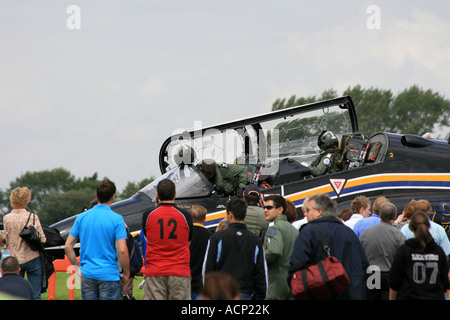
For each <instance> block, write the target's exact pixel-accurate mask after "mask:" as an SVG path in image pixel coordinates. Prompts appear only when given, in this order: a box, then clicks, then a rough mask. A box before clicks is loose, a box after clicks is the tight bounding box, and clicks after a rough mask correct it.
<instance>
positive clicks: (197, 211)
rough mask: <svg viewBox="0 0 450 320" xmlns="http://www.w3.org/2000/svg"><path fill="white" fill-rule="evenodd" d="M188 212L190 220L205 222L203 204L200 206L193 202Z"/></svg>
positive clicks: (205, 212)
mask: <svg viewBox="0 0 450 320" xmlns="http://www.w3.org/2000/svg"><path fill="white" fill-rule="evenodd" d="M189 212H190V213H191V215H192V221H193V222H196V223H201V224H203V223H205V220H206V214H207V211H206V208H205V207H203V206H200V205H198V204H194V205H193V206H192V207H191V209H190V210H189Z"/></svg>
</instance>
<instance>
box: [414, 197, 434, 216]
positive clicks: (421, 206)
mask: <svg viewBox="0 0 450 320" xmlns="http://www.w3.org/2000/svg"><path fill="white" fill-rule="evenodd" d="M417 207H418V210H420V211H423V212H425V213H427V214H428V215H430V213H431V210H432V209H431V204H430V202H428V200H425V199H421V200H417Z"/></svg>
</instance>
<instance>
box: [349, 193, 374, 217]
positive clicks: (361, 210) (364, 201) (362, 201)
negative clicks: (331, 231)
mask: <svg viewBox="0 0 450 320" xmlns="http://www.w3.org/2000/svg"><path fill="white" fill-rule="evenodd" d="M350 208H351V209H352V212H353V213H358V214H360V215H362V216H363V217H364V218H367V217H368V216H370V200H369V198H367V197H366V196H357V197H356V198H355V199H353V201H352V203H351V206H350Z"/></svg>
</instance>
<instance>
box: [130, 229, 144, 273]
mask: <svg viewBox="0 0 450 320" xmlns="http://www.w3.org/2000/svg"><path fill="white" fill-rule="evenodd" d="M127 237H128V238H127V247H128V254H129V255H130V277H134V276H135V275H136V274H138V273H139V272H140V271H141V269H142V265H143V257H142V253H141V250H140V248H139V247H140V246H139V242H138V240H137V239H136V238H139V239H140V236H139V235H137V236H135V237H133V236H132V235H131V233H130V231H129V230H128V228H127Z"/></svg>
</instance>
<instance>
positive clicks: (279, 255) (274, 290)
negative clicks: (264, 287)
mask: <svg viewBox="0 0 450 320" xmlns="http://www.w3.org/2000/svg"><path fill="white" fill-rule="evenodd" d="M285 212H286V200H285V199H284V198H283V197H282V196H279V195H270V196H267V197H266V198H265V199H264V214H265V216H266V221H267V222H268V223H269V227H268V229H267V232H266V234H265V236H264V253H265V255H266V261H267V269H268V275H269V287H268V291H267V299H268V300H290V299H293V296H292V293H291V290H290V288H289V286H288V283H287V282H286V279H287V276H288V269H289V258H290V257H291V253H292V249H293V247H294V243H295V240H296V239H297V236H298V230H297V229H296V228H295V227H293V226H292V225H291V224H290V223H289V222H288V221H287V218H286V214H285Z"/></svg>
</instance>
